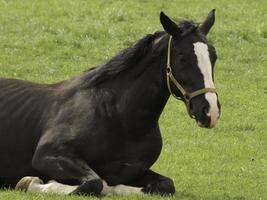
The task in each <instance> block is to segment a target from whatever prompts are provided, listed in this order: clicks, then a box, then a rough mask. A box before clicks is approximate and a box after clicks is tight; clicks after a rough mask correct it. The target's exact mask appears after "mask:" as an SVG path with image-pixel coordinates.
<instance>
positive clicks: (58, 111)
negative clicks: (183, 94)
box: [0, 60, 169, 185]
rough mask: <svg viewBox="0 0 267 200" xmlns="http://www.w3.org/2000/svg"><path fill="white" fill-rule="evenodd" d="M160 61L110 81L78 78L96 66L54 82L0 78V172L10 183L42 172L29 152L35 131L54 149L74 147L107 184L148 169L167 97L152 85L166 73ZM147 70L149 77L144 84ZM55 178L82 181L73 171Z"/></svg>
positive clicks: (155, 154)
mask: <svg viewBox="0 0 267 200" xmlns="http://www.w3.org/2000/svg"><path fill="white" fill-rule="evenodd" d="M146 62H149V63H153V62H152V61H151V60H149V61H146ZM162 62H163V60H162ZM137 64H138V63H137ZM139 65H143V63H142V61H139ZM162 65H163V63H162ZM158 66H159V65H157V66H149V67H148V70H147V71H146V72H145V73H143V74H142V76H140V77H139V78H135V76H133V74H132V73H129V72H128V73H129V74H131V76H132V81H131V82H129V80H130V79H131V77H127V74H128V73H122V74H119V75H118V76H120V77H121V78H118V80H119V81H115V82H114V80H108V81H105V82H103V83H102V84H99V85H98V86H97V87H91V86H90V83H88V84H89V85H83V84H81V83H85V82H86V81H87V80H88V79H90V78H91V79H92V78H93V77H94V73H96V72H97V70H98V69H97V70H96V69H93V70H90V71H89V72H86V73H84V74H82V75H80V76H78V77H75V78H73V79H72V80H68V81H63V82H61V83H58V84H52V85H41V84H35V83H30V82H25V81H20V80H12V79H1V81H0V82H1V84H0V85H1V86H0V91H1V92H0V99H1V104H0V107H1V110H3V111H2V112H1V113H0V119H1V123H0V130H1V132H0V134H1V135H0V137H1V138H2V139H1V141H0V146H1V148H2V151H0V159H1V166H0V171H1V175H0V177H1V179H4V180H5V182H6V183H10V184H12V185H14V184H15V183H17V181H18V180H19V179H21V178H22V177H24V176H29V175H30V176H37V175H39V176H40V172H38V171H36V169H34V168H33V167H32V162H33V161H32V158H33V157H34V153H35V151H36V147H37V145H38V143H40V139H41V138H42V140H41V142H42V143H44V144H45V145H50V146H55V150H57V148H64V150H66V154H67V152H68V151H69V149H75V151H77V152H78V154H79V155H81V157H82V158H83V159H84V160H85V161H86V163H88V164H90V166H91V168H92V169H94V170H95V172H96V173H97V174H98V175H99V176H100V177H102V178H103V179H104V180H106V181H107V182H108V183H109V184H110V185H117V184H119V183H127V182H129V181H130V180H131V179H132V178H133V177H135V176H137V175H138V174H140V173H142V172H144V171H145V170H147V169H149V168H150V166H151V165H152V164H153V163H154V162H155V161H156V160H157V158H158V156H159V154H160V150H161V146H162V141H161V134H160V131H159V126H158V118H159V115H160V113H161V111H162V109H163V107H164V105H165V103H166V101H167V98H168V96H169V94H168V93H166V90H164V88H162V87H161V88H159V87H158V85H162V84H160V83H159V82H163V77H164V75H163V74H162V71H161V68H159V67H158ZM135 68H138V66H135ZM129 70H131V69H129ZM152 74H157V75H156V76H153V75H152ZM148 76H153V77H154V80H151V79H150V82H149V83H147V84H148V86H147V87H143V88H142V85H143V84H144V79H146V78H147V77H148ZM140 88H141V89H140ZM133 94H134V95H133ZM148 94H149V95H148ZM144 96H149V97H150V98H145V99H144V98H143V97H144ZM137 105H138V106H137ZM44 108H45V109H44ZM66 127H67V129H75V131H73V132H71V131H70V130H65V129H66ZM51 129H57V131H53V133H51V132H49V130H51ZM47 130H48V131H47ZM47 132H48V133H47ZM51 143H52V144H51ZM10 144H17V145H15V146H10ZM118 144H120V145H118ZM18 169H22V170H18ZM51 170H54V169H51ZM5 176H6V177H5ZM41 177H42V178H44V179H49V178H50V177H49V176H44V175H41ZM58 180H59V181H61V182H63V183H75V184H80V183H79V182H77V180H75V178H74V179H70V180H64V179H63V180H62V178H61V177H58Z"/></svg>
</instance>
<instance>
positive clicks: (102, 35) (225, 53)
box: [0, 0, 267, 200]
mask: <svg viewBox="0 0 267 200" xmlns="http://www.w3.org/2000/svg"><path fill="white" fill-rule="evenodd" d="M212 8H216V9H217V12H216V23H215V27H214V28H213V30H212V32H211V33H210V35H209V38H210V39H211V40H212V42H213V43H214V44H215V47H216V48H217V52H218V57H219V59H218V62H217V64H216V86H217V88H218V93H219V97H220V101H221V103H222V116H221V119H220V121H219V124H218V126H217V127H216V128H215V129H212V130H207V129H201V128H198V127H197V125H196V124H195V122H194V121H192V120H191V119H190V118H189V117H188V116H187V114H186V110H185V107H184V105H182V103H180V102H177V101H175V100H173V99H170V100H169V102H168V105H167V106H166V108H165V110H164V112H163V114H162V116H161V119H160V124H161V130H162V134H163V138H164V147H163V150H162V154H161V156H160V158H159V160H158V161H157V163H156V164H155V165H154V166H153V169H154V170H156V171H158V172H160V173H162V174H165V175H167V176H170V177H172V178H173V179H174V181H175V185H176V189H177V193H176V195H175V196H174V197H173V198H172V199H189V200H196V199H205V200H206V199H209V200H214V199H235V200H244V199H248V200H251V199H257V200H258V199H262V200H264V199H267V104H266V102H267V91H266V90H267V51H266V47H267V24H266V23H267V12H266V8H267V1H264V0H257V1H254V0H250V1H242V0H235V1H228V0H221V1H211V0H203V1H199V0H190V1H182V0H179V1H178V0H177V1H172V0H162V1H159V0H157V1H156V0H155V1H147V0H140V1H137V0H136V1H130V0H129V1H125V0H121V1H104V0H99V1H96V0H95V1H82V0H79V1H78V0H77V1H71V0H40V1H36V0H32V1H30V0H28V1H26V0H10V1H9V0H0V76H4V77H14V78H19V79H27V80H32V81H38V82H47V83H51V82H56V81H59V80H63V79H68V78H69V77H71V76H74V75H76V74H79V73H81V72H82V71H84V70H85V69H87V68H89V67H92V66H94V65H98V64H101V63H103V62H105V61H106V60H108V59H109V58H111V57H112V56H113V55H115V54H116V53H118V51H119V50H121V49H123V48H125V47H127V46H128V45H129V44H131V43H133V42H134V41H135V40H137V39H139V38H141V37H143V36H144V35H145V34H147V33H153V32H155V31H157V30H162V28H161V26H160V23H159V12H160V11H161V10H164V11H165V12H166V13H167V14H169V15H170V16H173V17H174V18H176V19H182V18H188V19H194V20H196V21H197V22H201V21H202V19H203V18H204V17H206V15H207V13H208V12H209V11H210V10H211V9H212ZM0 112H1V111H0ZM0 164H1V163H0ZM0 199H3V200H8V199H12V200H14V199H30V200H33V199H48V200H50V199H51V200H52V199H53V200H57V199H58V200H59V199H67V200H72V199H75V200H76V199H77V200H83V199H88V197H63V196H57V195H32V194H23V193H18V192H13V191H0ZM92 199H93V198H92ZM103 199H114V200H115V199H167V198H162V197H157V196H153V197H151V196H145V197H135V196H132V197H105V198H103Z"/></svg>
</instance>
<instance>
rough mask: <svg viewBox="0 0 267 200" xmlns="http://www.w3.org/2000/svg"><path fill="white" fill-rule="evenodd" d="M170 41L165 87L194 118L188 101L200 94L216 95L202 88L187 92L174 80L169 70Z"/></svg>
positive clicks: (210, 89) (213, 91)
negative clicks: (183, 104)
mask: <svg viewBox="0 0 267 200" xmlns="http://www.w3.org/2000/svg"><path fill="white" fill-rule="evenodd" d="M171 41H172V36H170V38H169V43H168V54H167V70H166V72H167V86H168V90H169V92H170V94H171V95H172V96H174V97H175V98H176V99H178V100H184V103H185V105H186V108H187V112H188V114H189V116H190V117H191V118H195V116H194V115H192V113H191V112H190V101H191V99H193V98H194V97H196V96H199V95H201V94H205V93H207V92H211V93H216V90H215V88H202V89H200V90H196V91H194V92H187V91H186V90H185V89H184V88H183V87H182V86H181V84H180V83H179V82H178V81H177V80H176V78H175V77H174V76H173V73H172V68H171V64H170V62H171ZM170 83H172V84H173V85H174V86H175V87H176V88H177V89H178V90H179V91H180V92H181V94H182V97H183V98H181V97H179V96H177V95H176V94H175V93H174V92H173V91H172V89H171V85H170Z"/></svg>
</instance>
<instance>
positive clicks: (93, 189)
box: [72, 179, 103, 196]
mask: <svg viewBox="0 0 267 200" xmlns="http://www.w3.org/2000/svg"><path fill="white" fill-rule="evenodd" d="M102 190H103V183H102V181H101V180H100V179H94V180H91V181H87V182H85V183H83V184H82V185H80V186H79V187H78V188H77V189H76V190H74V191H73V192H72V194H78V195H93V196H98V195H100V193H101V191H102Z"/></svg>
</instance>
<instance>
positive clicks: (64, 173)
mask: <svg viewBox="0 0 267 200" xmlns="http://www.w3.org/2000/svg"><path fill="white" fill-rule="evenodd" d="M73 135H75V134H74V133H71V132H70V128H69V127H68V126H64V125H61V126H57V127H54V128H52V129H50V130H48V131H46V132H45V133H44V134H43V135H42V137H41V139H40V140H39V142H38V145H37V148H36V150H35V153H34V156H33V159H32V166H33V168H34V169H36V170H37V171H39V172H40V173H41V174H43V175H44V176H46V177H48V178H50V179H54V180H56V181H58V182H60V183H64V184H65V183H67V184H71V185H78V187H77V188H76V189H75V190H74V191H72V193H73V194H83V195H99V194H101V191H102V190H103V182H102V180H101V178H100V177H99V176H98V175H97V174H96V172H94V170H93V169H91V167H90V166H89V165H88V164H87V163H86V162H85V161H84V160H83V158H81V157H80V156H79V154H78V153H77V149H76V148H75V147H74V144H73V143H75V141H73Z"/></svg>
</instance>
